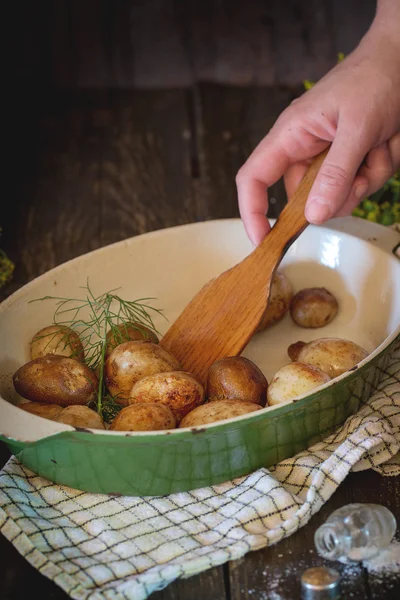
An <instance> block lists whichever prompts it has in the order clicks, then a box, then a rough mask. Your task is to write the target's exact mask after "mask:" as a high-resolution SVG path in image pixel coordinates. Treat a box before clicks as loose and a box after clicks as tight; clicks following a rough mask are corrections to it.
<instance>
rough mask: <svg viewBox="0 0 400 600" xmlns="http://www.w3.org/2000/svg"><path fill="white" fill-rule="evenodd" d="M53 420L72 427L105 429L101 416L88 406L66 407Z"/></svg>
mask: <svg viewBox="0 0 400 600" xmlns="http://www.w3.org/2000/svg"><path fill="white" fill-rule="evenodd" d="M54 420H55V421H57V423H65V424H66V425H72V427H82V428H90V429H105V425H104V421H103V419H102V418H101V416H100V415H99V414H98V413H97V412H96V411H95V410H92V409H91V408H89V407H88V406H73V405H71V406H66V407H65V408H63V409H62V410H61V412H60V413H59V415H58V416H57V418H56V419H54Z"/></svg>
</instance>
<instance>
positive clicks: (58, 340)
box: [30, 325, 85, 361]
mask: <svg viewBox="0 0 400 600" xmlns="http://www.w3.org/2000/svg"><path fill="white" fill-rule="evenodd" d="M30 353H31V360H34V359H35V358H40V357H41V356H47V355H49V354H57V355H58V356H67V357H69V358H76V359H77V360H81V361H84V360H85V353H84V350H83V346H82V342H81V340H80V339H79V336H78V334H77V333H76V331H74V330H73V329H71V328H70V327H65V326H64V325H50V326H49V327H43V329H40V330H39V331H38V332H37V333H35V335H34V336H33V338H32V340H31V342H30Z"/></svg>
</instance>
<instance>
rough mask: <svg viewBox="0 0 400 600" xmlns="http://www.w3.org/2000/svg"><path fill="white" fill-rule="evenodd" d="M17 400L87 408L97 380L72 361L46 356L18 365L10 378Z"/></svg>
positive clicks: (84, 366)
mask: <svg viewBox="0 0 400 600" xmlns="http://www.w3.org/2000/svg"><path fill="white" fill-rule="evenodd" d="M13 383H14V388H15V390H16V392H17V393H18V394H20V396H22V397H23V398H26V399H27V400H31V401H33V402H43V403H47V404H58V405H60V406H69V405H70V404H87V403H88V402H90V401H91V400H94V399H95V397H96V394H97V388H98V380H97V377H96V375H95V374H94V372H93V371H92V369H90V368H89V367H88V366H87V365H86V364H85V363H82V362H80V361H78V360H75V359H74V358H68V357H66V356H58V355H57V354H49V355H48V356H41V357H39V358H35V359H34V360H31V361H29V362H28V363H26V364H24V365H22V367H20V368H19V369H18V370H17V371H16V372H15V373H14V376H13Z"/></svg>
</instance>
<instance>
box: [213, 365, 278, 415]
mask: <svg viewBox="0 0 400 600" xmlns="http://www.w3.org/2000/svg"><path fill="white" fill-rule="evenodd" d="M267 388H268V381H267V379H266V377H265V375H264V374H263V372H262V371H261V370H260V369H259V368H258V367H257V365H255V364H254V363H253V362H252V361H251V360H249V359H248V358H245V357H244V356H228V357H226V358H221V359H220V360H217V361H216V362H215V363H213V364H212V365H211V367H210V368H209V370H208V376H207V398H208V400H209V401H210V402H213V401H215V400H242V401H244V402H254V403H255V404H260V405H261V406H265V403H266V401H267V395H266V394H267Z"/></svg>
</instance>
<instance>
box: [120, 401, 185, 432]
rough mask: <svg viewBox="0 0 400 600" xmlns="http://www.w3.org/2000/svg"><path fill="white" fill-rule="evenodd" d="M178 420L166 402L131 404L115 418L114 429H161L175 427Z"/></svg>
mask: <svg viewBox="0 0 400 600" xmlns="http://www.w3.org/2000/svg"><path fill="white" fill-rule="evenodd" d="M175 427H176V420H175V417H174V415H173V413H172V411H171V410H170V409H169V408H168V406H166V405H165V404H151V403H141V404H130V405H129V406H126V407H125V408H123V409H122V410H121V411H120V412H119V413H118V414H117V416H116V417H115V418H114V419H113V422H112V423H111V425H110V429H112V430H113V431H161V430H164V429H175Z"/></svg>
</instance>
